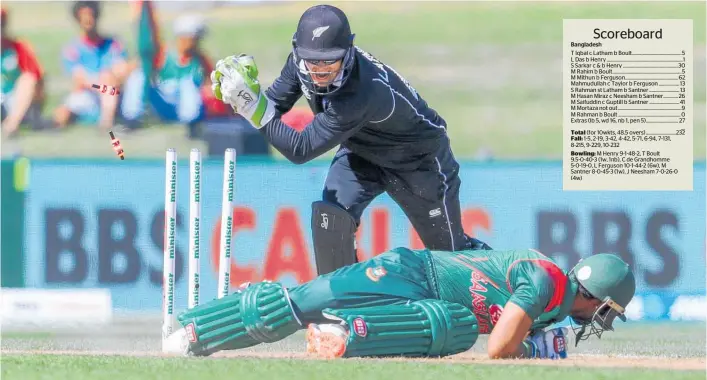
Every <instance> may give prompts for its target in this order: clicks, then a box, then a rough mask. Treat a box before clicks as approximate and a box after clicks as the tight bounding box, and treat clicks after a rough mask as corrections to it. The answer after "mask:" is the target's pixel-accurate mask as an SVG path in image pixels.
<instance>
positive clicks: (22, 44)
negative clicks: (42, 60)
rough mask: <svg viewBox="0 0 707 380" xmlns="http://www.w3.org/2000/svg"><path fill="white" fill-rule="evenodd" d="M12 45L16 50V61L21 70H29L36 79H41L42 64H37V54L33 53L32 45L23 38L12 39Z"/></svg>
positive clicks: (42, 72) (42, 73)
mask: <svg viewBox="0 0 707 380" xmlns="http://www.w3.org/2000/svg"><path fill="white" fill-rule="evenodd" d="M13 47H14V49H15V51H17V61H18V65H19V67H20V70H21V71H22V72H29V73H32V74H34V75H35V76H36V77H37V79H38V80H39V79H42V76H43V75H44V70H43V69H42V65H40V64H39V61H38V60H37V56H36V55H35V54H34V49H32V45H30V44H29V43H28V42H26V41H24V40H17V41H14V43H13Z"/></svg>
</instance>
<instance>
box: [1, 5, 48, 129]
mask: <svg viewBox="0 0 707 380" xmlns="http://www.w3.org/2000/svg"><path fill="white" fill-rule="evenodd" d="M0 13H1V16H0V27H1V28H2V31H1V32H0V35H1V36H2V43H1V45H2V57H1V58H0V66H1V71H2V112H1V113H2V133H3V136H4V137H10V136H12V135H13V134H15V133H16V132H17V131H18V129H19V127H20V124H29V125H30V126H32V128H33V129H42V128H43V127H44V126H45V125H46V124H47V123H46V121H45V120H44V119H42V117H41V114H42V107H43V105H44V73H43V70H42V66H41V65H40V64H39V61H37V57H36V56H35V54H34V51H32V47H31V46H30V45H29V43H27V42H25V41H22V40H19V39H15V38H12V36H11V35H10V34H9V33H8V32H7V18H8V17H7V10H6V9H5V8H4V7H3V8H2V9H0Z"/></svg>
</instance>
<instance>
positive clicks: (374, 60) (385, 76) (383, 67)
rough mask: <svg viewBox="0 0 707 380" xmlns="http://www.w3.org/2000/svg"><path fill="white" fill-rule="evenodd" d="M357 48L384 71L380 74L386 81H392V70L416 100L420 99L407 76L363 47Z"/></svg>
mask: <svg viewBox="0 0 707 380" xmlns="http://www.w3.org/2000/svg"><path fill="white" fill-rule="evenodd" d="M356 50H358V52H359V53H361V55H362V56H363V57H364V58H366V59H367V60H368V61H369V62H371V63H372V64H373V65H374V66H376V67H377V68H379V69H380V70H381V72H382V73H380V74H379V75H380V77H381V78H382V79H383V80H384V81H386V83H389V82H390V81H389V80H388V70H390V71H392V72H393V74H395V75H396V76H397V77H398V79H400V81H401V82H403V84H404V85H405V87H407V88H408V90H409V91H410V93H411V94H412V96H414V97H415V100H418V99H419V96H418V94H417V90H415V88H414V87H412V85H411V84H410V82H408V81H407V80H406V79H405V78H403V77H402V75H400V74H398V72H397V71H395V70H394V69H393V68H392V67H390V66H388V65H385V64H383V63H382V62H381V61H379V60H378V59H376V57H374V56H372V55H371V54H369V53H367V52H366V51H364V50H363V49H361V48H360V47H358V46H356Z"/></svg>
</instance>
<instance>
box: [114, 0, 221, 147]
mask: <svg viewBox="0 0 707 380" xmlns="http://www.w3.org/2000/svg"><path fill="white" fill-rule="evenodd" d="M150 3H151V2H144V4H143V6H147V7H150V6H151V4H150ZM151 14H154V13H151ZM142 17H148V16H147V15H143V16H142ZM150 17H152V16H150ZM153 25H156V23H153ZM153 27H154V26H153ZM152 33H155V34H156V32H155V31H153V32H152ZM206 33H207V28H206V25H205V24H204V21H203V20H202V19H201V18H200V17H198V16H194V15H184V16H181V17H179V18H177V20H175V23H174V35H175V36H176V41H175V48H174V49H168V48H166V47H165V44H164V43H162V42H161V41H157V43H158V44H159V47H158V48H157V53H156V54H155V57H154V60H153V61H154V62H153V63H154V64H153V67H154V69H153V70H154V73H153V74H152V75H150V76H151V78H152V80H150V81H149V84H148V85H147V86H146V85H145V81H146V76H147V74H146V72H145V71H146V70H144V69H143V70H135V71H133V72H132V74H130V77H129V78H128V80H127V82H126V84H125V88H124V95H123V100H122V104H121V109H122V116H123V118H124V119H125V120H126V122H127V124H128V125H129V126H131V127H135V126H137V125H139V124H140V122H141V119H142V118H143V114H144V111H145V108H146V107H145V105H144V104H143V102H144V100H147V102H148V103H149V105H150V106H151V109H152V110H153V111H154V112H155V113H156V114H157V116H158V117H159V118H160V119H161V121H163V122H178V123H182V124H186V125H187V126H188V128H189V137H190V138H196V137H197V135H198V128H197V127H198V125H199V124H200V123H201V122H202V121H203V120H204V119H205V118H207V117H211V116H225V115H229V113H227V109H226V106H225V105H224V104H223V103H222V102H220V101H218V100H217V99H215V98H214V97H213V94H212V93H211V79H210V75H211V71H212V70H213V64H212V63H211V61H210V59H209V58H208V57H207V55H206V54H205V53H204V52H203V50H202V47H201V41H202V39H203V38H204V36H205V35H206ZM145 91H147V96H145V93H144V92H145Z"/></svg>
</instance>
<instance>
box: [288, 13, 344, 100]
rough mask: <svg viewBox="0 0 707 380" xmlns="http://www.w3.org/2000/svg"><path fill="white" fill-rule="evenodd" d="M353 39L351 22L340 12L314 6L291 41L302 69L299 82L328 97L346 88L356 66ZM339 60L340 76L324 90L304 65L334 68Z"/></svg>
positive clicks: (296, 60)
mask: <svg viewBox="0 0 707 380" xmlns="http://www.w3.org/2000/svg"><path fill="white" fill-rule="evenodd" d="M354 37H355V34H353V33H351V26H350V25H349V20H348V18H347V17H346V15H345V14H344V12H343V11H342V10H341V9H339V8H336V7H334V6H331V5H315V6H313V7H311V8H309V9H307V10H306V11H305V12H304V13H303V14H302V17H300V20H299V23H298V24H297V31H296V32H295V34H294V36H293V37H292V56H293V59H294V62H295V64H296V65H297V68H298V69H299V70H297V75H298V76H299V79H300V81H301V82H302V83H303V84H304V85H305V86H307V88H308V89H309V90H310V91H311V92H313V93H315V94H317V95H329V94H331V93H334V92H336V91H337V90H338V89H339V88H341V86H343V84H344V83H345V82H346V80H347V79H348V78H349V76H350V75H351V69H352V68H353V64H354V57H355V51H356V50H355V48H354V44H353V42H354ZM339 60H342V65H341V69H340V71H339V75H337V76H336V79H334V80H333V81H331V82H330V83H327V84H326V85H325V86H321V85H317V84H315V82H314V80H313V79H312V74H313V72H312V71H311V70H310V69H309V68H308V67H307V65H305V61H309V62H313V61H324V62H325V63H327V62H331V63H332V64H333V63H334V62H336V61H339ZM327 74H331V73H327Z"/></svg>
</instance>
